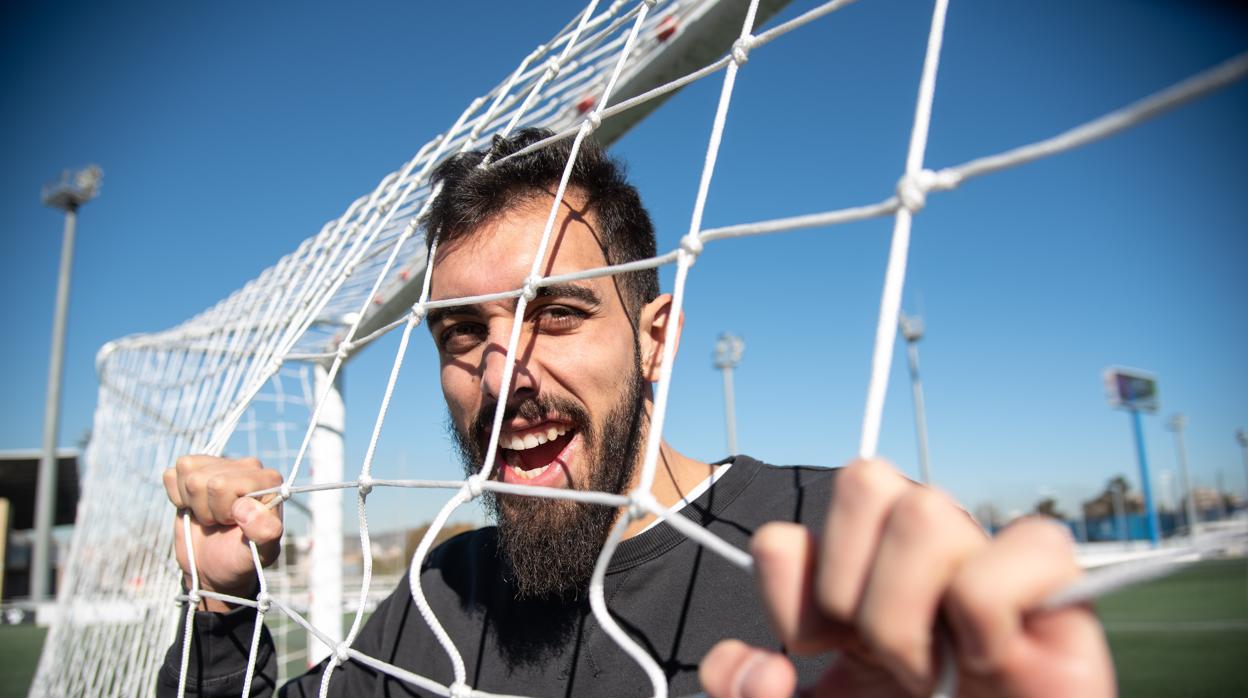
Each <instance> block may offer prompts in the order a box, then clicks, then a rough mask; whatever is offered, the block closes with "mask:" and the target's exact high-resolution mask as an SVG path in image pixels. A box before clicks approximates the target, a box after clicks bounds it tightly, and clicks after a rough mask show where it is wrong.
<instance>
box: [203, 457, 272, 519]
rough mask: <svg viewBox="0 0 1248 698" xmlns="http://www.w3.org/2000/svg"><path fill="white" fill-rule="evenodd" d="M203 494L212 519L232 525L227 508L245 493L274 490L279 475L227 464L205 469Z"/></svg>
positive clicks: (236, 464) (246, 466)
mask: <svg viewBox="0 0 1248 698" xmlns="http://www.w3.org/2000/svg"><path fill="white" fill-rule="evenodd" d="M204 472H205V477H206V478H207V479H206V482H205V487H204V494H205V496H206V497H207V499H208V508H209V509H210V510H211V511H212V516H213V519H214V520H215V521H216V522H217V523H221V524H225V525H233V524H234V522H235V521H234V515H233V514H232V513H231V507H233V506H234V502H236V501H237V500H238V498H239V497H242V496H243V495H245V494H247V493H248V492H255V491H257V490H263V489H268V488H270V487H277V486H278V485H280V484H282V475H281V473H279V472H277V471H276V470H263V469H258V464H257V467H252V466H251V465H250V464H249V463H229V464H225V465H220V466H216V467H212V468H206V469H205V471H204Z"/></svg>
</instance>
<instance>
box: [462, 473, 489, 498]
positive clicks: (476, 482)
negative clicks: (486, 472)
mask: <svg viewBox="0 0 1248 698" xmlns="http://www.w3.org/2000/svg"><path fill="white" fill-rule="evenodd" d="M464 484H465V485H466V486H467V487H468V494H470V495H472V498H473V499H476V498H477V497H480V496H481V492H482V490H483V489H484V488H483V487H481V476H480V475H479V474H475V473H474V474H472V475H469V476H468V480H467V481H465V482H464Z"/></svg>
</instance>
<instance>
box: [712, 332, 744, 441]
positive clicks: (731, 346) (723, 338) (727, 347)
mask: <svg viewBox="0 0 1248 698" xmlns="http://www.w3.org/2000/svg"><path fill="white" fill-rule="evenodd" d="M743 353H745V340H743V339H741V338H740V337H738V336H736V335H734V334H732V333H731V332H721V333H720V335H719V339H717V340H715V368H718V369H719V370H720V371H721V372H722V373H723V374H724V418H725V420H726V422H727V432H728V455H730V456H735V455H737V414H736V405H735V404H734V403H733V397H732V370H733V369H734V368H736V367H737V364H739V363H741V355H742V354H743Z"/></svg>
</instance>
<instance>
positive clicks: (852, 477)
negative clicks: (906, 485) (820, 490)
mask: <svg viewBox="0 0 1248 698" xmlns="http://www.w3.org/2000/svg"><path fill="white" fill-rule="evenodd" d="M892 476H893V473H892V468H890V467H889V466H888V464H886V463H884V462H883V461H879V460H862V461H857V462H855V463H854V464H852V465H850V466H848V467H846V468H845V469H844V470H843V471H842V472H841V473H840V475H838V476H837V480H836V489H837V492H838V493H843V495H844V497H845V498H847V499H850V500H851V501H852V500H858V499H860V498H863V497H870V496H873V495H875V494H878V493H880V492H884V491H885V490H886V489H887V487H888V484H889V480H890V479H891V477H892Z"/></svg>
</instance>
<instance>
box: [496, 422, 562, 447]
mask: <svg viewBox="0 0 1248 698" xmlns="http://www.w3.org/2000/svg"><path fill="white" fill-rule="evenodd" d="M566 433H568V428H567V427H554V426H552V427H547V429H546V431H538V432H533V433H531V434H527V435H525V436H518V435H514V434H513V435H512V436H505V435H504V436H503V437H502V438H501V439H500V441H501V443H502V446H503V448H507V449H511V450H512V451H526V450H528V449H530V448H537V447H538V446H541V445H542V444H544V443H546V442H547V441H554V440H555V439H557V438H559V437H560V436H563V435H564V434H566Z"/></svg>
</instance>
